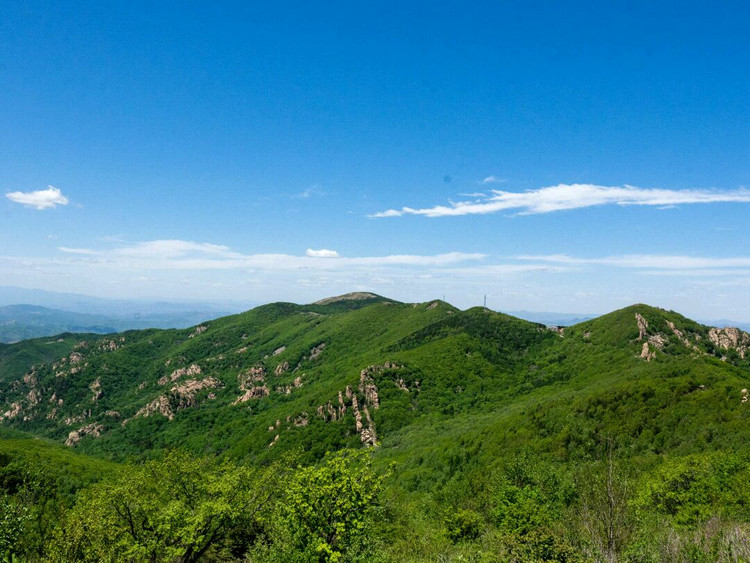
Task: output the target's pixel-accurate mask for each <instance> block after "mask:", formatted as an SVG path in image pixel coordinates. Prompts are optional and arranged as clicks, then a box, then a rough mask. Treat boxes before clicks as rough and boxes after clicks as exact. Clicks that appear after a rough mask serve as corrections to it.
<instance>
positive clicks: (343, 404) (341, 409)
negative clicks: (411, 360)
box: [316, 362, 409, 446]
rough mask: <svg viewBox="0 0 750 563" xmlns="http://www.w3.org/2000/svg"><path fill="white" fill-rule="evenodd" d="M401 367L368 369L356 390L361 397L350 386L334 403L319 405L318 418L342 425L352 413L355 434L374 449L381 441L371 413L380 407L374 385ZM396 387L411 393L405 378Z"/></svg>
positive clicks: (389, 366)
mask: <svg viewBox="0 0 750 563" xmlns="http://www.w3.org/2000/svg"><path fill="white" fill-rule="evenodd" d="M402 367H403V366H400V365H398V364H396V363H393V362H385V363H384V364H382V365H371V366H367V367H366V368H365V369H363V370H361V371H360V372H359V386H358V387H357V391H359V393H355V392H354V390H353V389H352V387H351V385H347V386H346V388H345V389H344V390H343V391H339V392H338V396H337V400H336V401H335V402H334V401H328V402H327V403H325V404H322V405H318V407H317V409H316V415H317V416H318V417H319V418H322V419H323V420H324V421H325V422H340V421H342V420H344V417H345V416H346V413H347V412H348V411H349V409H351V413H352V415H353V416H354V431H355V432H356V433H357V434H359V437H360V439H361V441H362V443H363V444H364V445H366V446H374V445H375V444H376V443H377V439H378V437H377V432H376V430H375V422H374V421H373V419H372V416H371V414H370V410H371V409H373V410H377V409H378V408H379V407H380V397H379V394H378V387H377V384H376V383H375V376H376V375H377V374H380V373H382V372H384V371H385V370H397V369H401V368H402ZM394 383H395V385H396V386H397V387H399V388H400V389H404V390H406V391H407V392H409V389H408V387H407V386H406V383H405V382H404V380H403V378H399V380H398V381H394Z"/></svg>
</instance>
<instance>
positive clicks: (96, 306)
mask: <svg viewBox="0 0 750 563" xmlns="http://www.w3.org/2000/svg"><path fill="white" fill-rule="evenodd" d="M18 304H28V305H37V306H40V307H47V308H49V309H59V310H61V311H68V312H72V313H84V314H87V315H105V316H107V317H126V318H128V317H132V318H137V317H138V316H142V315H153V316H155V318H158V316H159V315H172V314H182V313H186V312H188V313H193V312H200V313H202V314H208V316H206V318H210V317H211V316H213V317H214V318H215V317H218V316H221V315H226V314H228V313H229V312H239V311H245V310H247V309H249V308H250V307H252V306H255V305H258V302H253V301H252V300H248V301H246V302H234V301H226V302H213V301H212V302H207V301H193V302H176V301H175V302H168V301H149V300H146V299H103V298H101V297H92V296H90V295H81V294H78V293H58V292H54V291H45V290H42V289H26V288H21V287H12V286H0V306H5V305H18Z"/></svg>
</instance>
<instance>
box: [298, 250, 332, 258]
mask: <svg viewBox="0 0 750 563" xmlns="http://www.w3.org/2000/svg"><path fill="white" fill-rule="evenodd" d="M305 256H309V257H310V258H339V253H338V252H336V251H335V250H328V249H327V248H321V249H320V250H313V249H312V248H308V249H307V250H306V251H305Z"/></svg>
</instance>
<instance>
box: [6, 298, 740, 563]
mask: <svg viewBox="0 0 750 563" xmlns="http://www.w3.org/2000/svg"><path fill="white" fill-rule="evenodd" d="M636 314H638V315H640V316H642V317H643V318H644V319H646V321H647V322H648V327H647V330H646V332H645V334H643V335H641V334H640V331H639V328H638V324H637V323H636ZM708 330H709V329H708V327H703V326H701V325H699V324H698V323H695V322H693V321H690V320H689V319H685V318H684V317H681V316H680V315H678V314H676V313H674V312H671V311H663V310H660V309H655V308H651V307H647V306H644V305H637V306H633V307H628V308H626V309H623V310H620V311H615V312H613V313H611V314H609V315H605V316H603V317H600V318H598V319H593V320H591V321H586V322H584V323H580V324H578V325H575V326H572V327H566V328H565V330H564V331H563V332H562V333H560V332H559V331H555V330H549V329H547V328H545V327H543V326H541V325H537V324H534V323H527V322H525V321H522V320H520V319H514V318H512V317H509V316H507V315H502V314H498V313H493V312H491V311H487V310H485V309H480V308H475V309H470V310H468V311H458V310H457V309H455V308H453V307H451V306H449V305H448V304H446V303H443V302H441V301H434V302H432V303H425V304H416V305H412V304H402V303H396V302H393V301H389V300H386V299H382V298H377V297H373V298H369V299H366V300H363V301H361V302H354V301H335V302H333V303H330V304H317V305H294V304H291V303H277V304H271V305H266V306H263V307H258V308H256V309H253V310H251V311H248V312H246V313H242V314H240V315H234V316H231V317H225V318H221V319H216V320H214V321H210V322H208V323H205V324H203V325H201V326H200V327H194V328H192V329H186V330H166V331H163V330H148V331H131V332H128V333H124V334H121V335H116V337H115V336H96V335H86V336H85V337H84V336H82V335H62V336H61V337H60V338H56V339H40V340H37V341H26V342H21V343H17V344H14V345H10V346H7V345H0V404H2V407H1V408H0V416H2V417H3V418H2V423H1V424H0V438H1V439H0V488H1V489H2V493H3V494H4V495H5V496H4V497H3V498H4V499H5V502H7V503H8V506H9V507H14V508H13V510H16V509H17V510H18V512H17V513H16V512H13V511H10V512H9V514H19V515H20V514H23V515H24V516H23V518H22V519H19V520H17V521H18V522H20V525H21V526H22V528H21V529H22V531H21V532H20V533H16V532H14V534H15V535H13V536H12V537H13V538H15V539H14V540H13V541H14V548H13V549H14V550H15V553H17V554H20V555H21V556H22V557H25V558H27V559H30V560H35V559H49V558H50V552H49V549H51V548H52V547H54V548H55V549H56V554H57V556H58V557H59V558H63V559H75V558H76V557H77V558H79V559H86V558H88V559H97V558H103V559H105V560H106V559H107V558H109V559H122V558H125V559H127V558H128V557H130V558H131V559H142V558H148V557H151V558H156V559H162V560H169V559H170V558H171V559H174V558H179V557H183V558H188V559H189V558H190V557H193V555H191V554H195V553H199V552H201V550H203V551H202V553H203V557H204V559H206V560H211V559H223V560H226V559H232V558H234V559H242V558H243V557H249V558H250V559H251V560H287V561H309V560H320V559H323V560H326V559H328V560H334V559H337V558H339V559H346V560H355V559H357V558H360V559H367V560H386V561H387V560H398V561H401V560H407V561H408V560H415V561H435V560H460V559H461V558H463V559H465V560H472V561H496V560H511V561H513V560H518V561H534V560H571V561H572V560H575V559H576V557H578V556H581V557H583V558H589V559H599V560H603V559H612V560H614V559H618V560H633V561H651V560H654V561H660V560H685V561H688V560H711V558H714V559H717V560H721V559H722V558H724V559H725V560H727V561H729V560H732V557H735V559H734V560H737V559H739V560H741V559H742V557H741V556H736V555H734V556H733V555H731V554H732V553H734V554H737V553H740V554H741V553H745V552H743V551H742V550H743V549H745V548H743V545H744V544H742V542H741V541H739V540H738V539H737V538H741V537H742V535H743V533H744V531H746V530H747V523H748V522H749V521H750V512H749V511H750V508H749V507H750V490H749V486H748V483H750V474H749V473H748V471H749V470H748V467H750V458H749V457H748V455H749V454H748V446H747V444H748V443H750V424H748V422H750V408H748V407H749V406H750V403H743V402H742V393H741V390H742V389H746V388H747V387H750V385H748V383H749V382H750V358H749V357H745V358H743V357H742V354H740V353H739V352H736V353H733V352H732V351H730V350H726V349H725V348H720V347H719V346H717V345H716V344H713V343H712V342H711V340H710V339H709V337H708ZM675 331H676V332H675ZM649 339H651V341H650V342H649V343H648V346H650V348H649V350H650V351H651V352H652V353H653V357H651V358H650V360H649V361H647V360H646V359H644V358H642V357H641V351H642V346H643V344H644V342H646V341H649ZM686 342H687V344H686ZM654 343H658V344H659V346H660V348H659V347H657V346H656V344H654ZM722 358H724V359H722ZM194 366H197V367H194ZM371 366H374V367H372V369H370V367H371ZM188 369H191V370H192V371H191V373H194V375H190V376H188V375H184V372H185V371H186V370H188ZM180 370H183V371H182V373H183V375H179V374H180V373H181V372H180ZM196 370H199V372H200V373H197V372H196ZM251 370H260V371H264V372H265V376H264V377H265V379H264V381H263V382H262V383H261V382H257V385H258V386H261V385H265V386H266V387H267V390H268V393H267V394H265V393H263V394H261V395H262V396H257V397H253V398H251V399H250V400H247V401H239V402H238V400H237V399H238V397H239V396H240V395H242V394H243V393H244V392H245V389H244V388H242V385H243V383H242V382H243V381H244V382H246V381H247V377H248V373H250V371H251ZM363 370H364V372H365V374H364V375H363V376H360V373H361V372H362V371H363ZM175 374H177V375H175ZM172 377H174V378H175V379H174V380H173V379H172ZM209 377H210V378H212V380H213V381H214V382H215V385H213V386H212V387H211V388H210V389H203V390H201V391H200V392H196V393H195V394H194V395H193V396H192V397H189V398H188V399H186V398H185V397H183V396H181V395H180V394H179V393H178V392H176V391H174V389H173V387H174V386H176V385H181V384H185V383H186V382H187V381H193V382H195V381H198V380H200V379H202V378H209ZM362 378H364V379H362ZM368 378H369V379H368ZM363 381H364V383H366V384H367V385H373V386H374V388H375V389H377V393H378V395H379V400H378V402H377V403H376V402H374V401H372V400H369V399H366V398H365V392H364V391H363V390H362V387H360V385H361V384H362V385H364V383H363ZM347 388H348V390H349V391H348V392H349V393H350V394H351V395H352V396H353V397H356V398H357V399H358V401H359V405H360V410H361V411H362V412H361V413H360V418H361V420H360V421H359V423H360V424H364V425H365V426H366V425H367V424H369V421H368V420H367V418H366V417H365V415H364V414H363V413H364V411H363V408H362V405H364V404H367V406H368V413H367V414H368V415H369V417H370V418H371V421H372V424H373V425H374V427H375V428H376V429H377V443H378V445H377V446H376V447H375V448H371V449H370V448H368V449H367V450H366V451H364V452H359V453H353V452H351V451H348V450H353V449H363V446H362V440H361V437H360V434H359V433H358V430H357V424H358V421H357V418H356V415H355V413H354V409H353V402H350V400H349V401H347V400H346V397H347ZM339 393H341V394H342V397H343V400H342V402H344V401H346V405H345V406H346V409H341V408H340V407H341V403H340V402H339V399H338V397H339ZM160 397H166V398H167V400H168V401H167V402H168V404H169V406H170V408H171V409H172V412H171V413H167V415H165V414H163V413H160V412H159V411H158V410H156V411H154V412H151V413H149V416H143V412H144V411H143V410H142V409H144V407H146V406H147V405H149V404H151V403H153V402H154V401H158V400H159V398H160ZM368 400H369V401H370V402H369V403H366V401H368ZM329 403H330V408H328V407H329ZM376 404H377V406H376ZM331 412H335V416H333V415H332V414H331ZM139 413H140V414H139ZM87 427H88V428H89V429H93V430H94V431H92V432H89V433H88V434H87V433H85V432H81V433H80V434H79V435H77V438H76V440H77V441H76V440H70V441H69V443H70V444H72V445H71V446H69V447H63V446H62V445H61V443H62V442H64V441H66V440H68V439H69V437H70V436H71V435H73V436H74V437H76V432H78V431H82V430H83V429H85V428H87ZM17 430H22V431H25V432H27V434H24V433H21V432H18V431H17ZM97 434H98V436H97ZM175 447H179V448H180V449H181V450H184V451H183V453H180V454H176V453H173V454H169V455H168V456H167V457H163V456H162V454H161V452H162V451H163V450H169V449H170V448H175ZM339 451H348V453H342V454H336V453H335V452H339ZM289 452H296V454H295V455H296V456H297V457H296V458H295V463H297V464H299V467H298V468H297V469H295V470H290V471H289V472H288V473H285V472H284V471H281V470H280V469H273V468H280V467H283V466H284V465H285V463H286V462H285V461H284V460H285V458H286V456H287V455H289ZM327 452H332V453H329V454H328V455H327ZM83 454H89V455H83ZM91 455H93V456H96V457H90V456H91ZM180 456H183V457H180ZM177 459H182V462H181V463H180V464H178V463H177V462H176V461H175V460H177ZM105 460H113V461H116V462H118V463H112V462H111V461H105ZM149 460H151V461H149ZM394 462H395V463H396V466H397V467H398V472H397V474H395V475H394V476H393V477H392V478H387V479H386V476H387V475H388V474H389V471H390V469H389V468H390V466H391V464H392V463H394ZM121 463H122V465H120V464H121ZM279 464H280V465H279ZM149 472H151V473H149ZM152 474H153V475H156V476H157V477H153V476H152ZM123 475H127V478H125V477H124V476H123ZM199 475H200V477H199ZM238 475H244V478H243V479H240V480H238V479H239V478H238V477H237V476H238ZM98 481H100V482H99V483H98V484H96V483H97V482H98ZM261 482H262V483H263V486H262V487H261V486H260V485H259V483H261ZM364 484H368V486H367V487H364V488H363V485H364ZM183 485H184V486H187V487H188V489H189V490H194V491H195V495H196V496H195V497H194V498H193V499H192V500H190V499H189V498H188V497H187V496H185V495H184V494H182V493H180V491H181V490H182V489H181V488H180V487H183ZM82 489H83V490H82ZM261 492H262V493H263V494H267V495H270V498H269V501H268V502H267V503H265V504H263V506H262V508H260V509H259V510H258V511H256V512H254V511H253V509H252V508H251V506H252V503H251V504H250V505H248V508H247V509H241V510H240V509H238V508H237V507H239V506H241V505H242V502H237V499H243V498H246V499H250V500H252V499H256V500H257V499H260V498H262V497H256V496H253V495H257V494H261ZM263 498H265V497H263ZM191 503H192V504H191ZM126 508H127V510H126ZM117 510H119V511H120V512H119V514H118V512H117ZM128 510H129V511H130V512H128ZM128 513H129V514H131V515H135V516H137V518H135V519H133V527H132V529H131V527H130V521H127V522H126V524H127V525H124V524H123V522H125V520H123V517H122V516H121V514H126V515H127V514H128ZM21 520H22V521H21ZM13 521H16V520H13ZM209 521H210V522H209ZM212 526H219V528H213V527H212ZM56 527H59V529H58V530H57V531H54V528H56ZM110 528H111V531H110ZM7 529H8V530H13V529H16V528H13V526H11V524H10V520H9V524H8V527H7ZM105 530H106V533H105ZM214 532H215V533H214ZM110 533H111V537H112V539H111V540H108V541H107V542H104V541H103V540H102V539H101V538H105V537H107V538H109V537H110ZM11 535H12V534H11V533H10V532H9V533H8V537H11ZM745 535H746V534H745ZM212 537H213V539H211V538H212ZM54 538H58V539H57V540H54ZM209 539H211V541H210V542H208V543H206V541H207V540H209ZM701 558H703V559H701Z"/></svg>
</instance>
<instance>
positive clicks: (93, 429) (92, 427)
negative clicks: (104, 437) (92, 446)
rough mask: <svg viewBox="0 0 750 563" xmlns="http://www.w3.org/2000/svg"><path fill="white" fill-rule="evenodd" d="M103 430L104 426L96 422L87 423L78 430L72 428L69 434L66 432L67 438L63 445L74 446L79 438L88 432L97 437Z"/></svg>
mask: <svg viewBox="0 0 750 563" xmlns="http://www.w3.org/2000/svg"><path fill="white" fill-rule="evenodd" d="M103 430H104V427H103V426H102V425H101V424H99V423H98V422H92V423H91V424H87V425H86V426H83V427H81V428H79V429H78V430H73V431H72V432H71V433H70V434H68V439H67V440H65V445H66V446H75V445H76V444H77V443H78V442H79V441H80V440H81V438H83V437H84V436H86V435H89V434H90V435H91V436H93V437H94V438H98V437H99V436H101V434H102V431H103Z"/></svg>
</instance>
